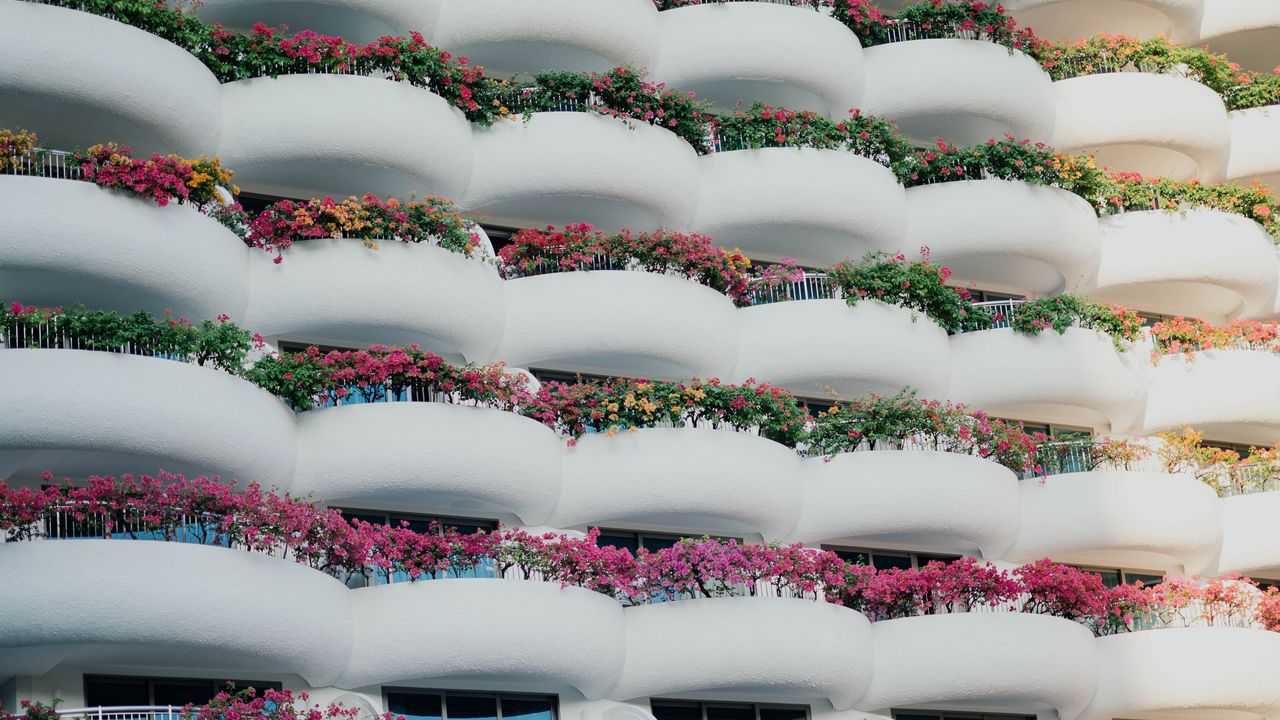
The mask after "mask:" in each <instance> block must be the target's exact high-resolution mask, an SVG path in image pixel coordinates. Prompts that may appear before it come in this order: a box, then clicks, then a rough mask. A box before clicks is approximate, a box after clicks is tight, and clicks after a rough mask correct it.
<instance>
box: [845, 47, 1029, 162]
mask: <svg viewBox="0 0 1280 720" xmlns="http://www.w3.org/2000/svg"><path fill="white" fill-rule="evenodd" d="M865 55H866V68H867V89H866V95H865V96H864V97H863V101H862V109H863V110H864V111H866V112H868V113H871V114H872V115H879V116H881V117H887V118H894V119H896V120H897V122H898V127H900V128H901V129H902V130H903V131H904V132H905V133H907V134H908V135H910V136H911V138H912V139H913V140H915V141H916V142H917V143H918V144H922V145H926V144H929V143H930V142H932V141H933V139H934V138H935V137H943V138H949V139H952V140H955V141H956V142H958V143H959V144H961V145H975V144H977V143H981V142H986V141H987V140H989V139H990V138H993V137H994V138H999V137H1002V136H1003V135H1004V134H1005V133H1012V134H1014V135H1016V136H1017V137H1020V138H1023V137H1026V138H1031V139H1033V140H1043V141H1047V140H1048V139H1049V137H1050V135H1051V134H1052V133H1053V125H1054V99H1053V83H1052V82H1051V81H1050V80H1049V76H1048V75H1047V74H1045V72H1044V70H1041V69H1040V66H1039V65H1037V64H1036V62H1035V61H1034V60H1032V59H1031V58H1030V57H1027V56H1026V55H1024V54H1022V53H1021V52H1017V51H1012V52H1011V51H1010V50H1009V49H1008V48H1006V47H1004V46H1001V45H997V44H995V43H990V42H987V41H985V40H959V39H942V40H912V41H908V42H896V43H889V44H887V45H879V46H876V47H873V48H869V49H867V50H866V53H865Z"/></svg>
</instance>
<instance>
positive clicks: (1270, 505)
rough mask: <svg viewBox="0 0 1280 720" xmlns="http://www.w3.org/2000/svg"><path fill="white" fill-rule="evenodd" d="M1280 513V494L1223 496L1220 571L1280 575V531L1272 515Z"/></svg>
mask: <svg viewBox="0 0 1280 720" xmlns="http://www.w3.org/2000/svg"><path fill="white" fill-rule="evenodd" d="M1276 513H1280V493H1278V492H1266V493H1256V494H1253V495H1239V496H1237V497H1229V498H1223V499H1222V552H1221V553H1219V555H1218V567H1217V572H1218V573H1219V574H1225V573H1233V572H1234V573H1240V574H1242V575H1248V576H1253V575H1255V574H1256V575H1258V576H1261V577H1276V576H1277V574H1280V533H1277V532H1276V531H1275V522H1274V520H1273V518H1275V517H1276Z"/></svg>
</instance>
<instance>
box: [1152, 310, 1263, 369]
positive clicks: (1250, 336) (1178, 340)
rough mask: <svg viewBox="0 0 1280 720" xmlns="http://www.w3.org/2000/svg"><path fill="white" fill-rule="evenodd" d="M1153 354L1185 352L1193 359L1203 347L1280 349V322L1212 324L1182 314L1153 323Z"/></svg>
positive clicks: (1219, 348)
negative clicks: (1194, 354)
mask: <svg viewBox="0 0 1280 720" xmlns="http://www.w3.org/2000/svg"><path fill="white" fill-rule="evenodd" d="M1150 332H1151V339H1152V340H1153V341H1154V344H1155V349H1154V356H1156V357H1158V356H1159V355H1172V354H1176V353H1184V354H1186V356H1187V358H1188V359H1190V357H1191V355H1192V354H1193V353H1196V352H1199V351H1202V350H1266V351H1269V352H1280V326H1277V325H1276V323H1269V322H1260V321H1257V320H1235V321H1232V322H1231V323H1228V324H1227V325H1218V326H1215V325H1210V324H1209V323H1207V322H1205V321H1204V320H1200V319H1198V318H1184V317H1182V316H1181V315H1179V316H1178V317H1175V318H1173V319H1172V320H1161V321H1160V322H1157V323H1155V324H1154V325H1152V326H1151V330H1150Z"/></svg>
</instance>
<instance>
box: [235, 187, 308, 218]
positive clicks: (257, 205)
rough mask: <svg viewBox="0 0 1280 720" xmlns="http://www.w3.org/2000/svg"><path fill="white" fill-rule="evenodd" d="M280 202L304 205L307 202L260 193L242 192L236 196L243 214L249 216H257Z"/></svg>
mask: <svg viewBox="0 0 1280 720" xmlns="http://www.w3.org/2000/svg"><path fill="white" fill-rule="evenodd" d="M281 200H293V201H294V202H299V203H304V204H305V203H306V202H307V201H306V200H299V199H297V198H286V197H282V196H280V195H263V194H261V193H251V192H242V193H240V194H239V195H237V196H236V201H237V202H239V203H240V205H241V207H243V208H244V209H245V212H247V213H249V215H251V216H252V215H257V214H258V213H260V212H262V211H263V210H266V209H267V208H268V207H270V206H272V205H275V204H276V203H278V202H280V201H281Z"/></svg>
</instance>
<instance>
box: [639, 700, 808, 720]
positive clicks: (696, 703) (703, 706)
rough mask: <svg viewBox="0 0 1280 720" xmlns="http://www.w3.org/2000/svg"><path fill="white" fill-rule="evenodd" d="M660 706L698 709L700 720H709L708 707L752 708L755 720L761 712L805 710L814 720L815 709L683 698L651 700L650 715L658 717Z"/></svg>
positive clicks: (804, 706) (806, 706)
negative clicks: (657, 709)
mask: <svg viewBox="0 0 1280 720" xmlns="http://www.w3.org/2000/svg"><path fill="white" fill-rule="evenodd" d="M655 702H657V704H658V705H660V706H661V705H673V706H679V707H696V708H697V709H698V716H699V720H707V707H709V706H711V707H724V708H732V707H736V708H747V707H749V708H751V713H752V716H753V718H754V720H760V710H761V709H762V708H763V709H767V710H803V711H804V716H805V720H812V718H813V708H812V707H811V706H809V705H801V704H788V703H773V702H760V703H753V702H741V701H737V700H724V701H721V700H684V699H681V698H649V714H650V715H653V716H654V717H657V713H655V712H654V710H653V705H654V703H655Z"/></svg>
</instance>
